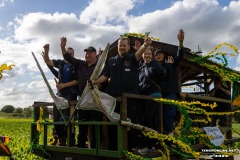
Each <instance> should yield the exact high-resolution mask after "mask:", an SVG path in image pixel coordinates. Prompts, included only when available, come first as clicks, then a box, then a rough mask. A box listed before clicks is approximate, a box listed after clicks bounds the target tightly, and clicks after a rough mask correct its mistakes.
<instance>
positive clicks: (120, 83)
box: [93, 37, 152, 150]
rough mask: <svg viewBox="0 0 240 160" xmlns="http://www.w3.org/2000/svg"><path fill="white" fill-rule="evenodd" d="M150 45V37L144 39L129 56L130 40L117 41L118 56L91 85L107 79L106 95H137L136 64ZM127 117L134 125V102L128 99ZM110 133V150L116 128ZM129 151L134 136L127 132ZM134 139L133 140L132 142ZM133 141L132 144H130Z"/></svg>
mask: <svg viewBox="0 0 240 160" xmlns="http://www.w3.org/2000/svg"><path fill="white" fill-rule="evenodd" d="M151 43H152V41H151V39H150V37H146V39H145V40H144V44H143V45H142V46H141V47H140V48H139V49H138V51H137V52H136V53H135V54H130V53H129V50H130V40H129V39H128V38H126V37H121V38H120V39H119V40H118V54H117V55H116V56H115V57H112V58H110V59H109V60H108V63H107V64H106V66H105V68H104V70H103V74H102V76H100V77H99V78H98V79H97V80H93V84H100V83H103V82H105V81H107V80H108V79H109V82H108V86H107V88H106V93H108V94H109V95H111V96H113V97H117V96H121V94H122V93H138V90H137V89H138V62H139V60H140V59H141V58H142V54H143V53H144V51H145V50H146V49H147V47H148V46H149V45H150V44H151ZM127 103H128V104H127V106H128V111H127V113H128V117H129V118H130V119H131V121H132V122H133V123H134V122H135V121H136V120H135V118H136V117H135V113H136V111H135V101H134V100H133V99H128V102H127ZM119 108H120V107H119V104H117V106H116V109H115V112H117V113H119V112H120V111H119V110H120V109H119ZM109 130H110V131H111V132H112V133H110V135H111V139H112V141H111V143H110V149H113V150H116V149H117V143H116V142H117V131H116V128H110V129H109ZM129 134H130V135H129V140H128V142H129V144H128V147H129V150H131V149H132V147H136V146H134V145H136V142H135V141H136V135H134V133H133V132H132V130H131V132H129ZM134 139H135V140H134ZM132 141H133V142H132Z"/></svg>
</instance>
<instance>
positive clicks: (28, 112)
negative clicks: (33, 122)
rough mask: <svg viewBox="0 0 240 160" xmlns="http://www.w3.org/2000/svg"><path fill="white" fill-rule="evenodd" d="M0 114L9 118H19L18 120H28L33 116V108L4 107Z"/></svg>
mask: <svg viewBox="0 0 240 160" xmlns="http://www.w3.org/2000/svg"><path fill="white" fill-rule="evenodd" d="M1 112H2V114H3V115H7V116H11V117H19V118H29V117H32V116H33V107H32V106H28V107H26V108H20V107H17V108H15V107H14V106H12V105H5V106H4V107H3V108H2V109H1Z"/></svg>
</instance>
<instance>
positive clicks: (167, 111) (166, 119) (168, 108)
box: [163, 93, 177, 134]
mask: <svg viewBox="0 0 240 160" xmlns="http://www.w3.org/2000/svg"><path fill="white" fill-rule="evenodd" d="M164 98H169V99H177V95H176V94H175V93H172V94H168V95H165V96H164ZM176 112H177V107H176V106H175V105H168V104H163V133H165V134H168V133H170V132H172V131H173V125H174V122H175V119H176Z"/></svg>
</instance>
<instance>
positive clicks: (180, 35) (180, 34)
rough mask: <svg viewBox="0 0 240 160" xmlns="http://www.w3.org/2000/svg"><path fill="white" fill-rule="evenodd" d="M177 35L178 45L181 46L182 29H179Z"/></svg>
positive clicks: (182, 38)
mask: <svg viewBox="0 0 240 160" xmlns="http://www.w3.org/2000/svg"><path fill="white" fill-rule="evenodd" d="M177 37H178V40H179V44H180V47H182V44H183V40H184V32H183V30H182V29H180V30H179V32H178V35H177Z"/></svg>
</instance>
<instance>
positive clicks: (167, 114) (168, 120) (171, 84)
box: [154, 29, 184, 134]
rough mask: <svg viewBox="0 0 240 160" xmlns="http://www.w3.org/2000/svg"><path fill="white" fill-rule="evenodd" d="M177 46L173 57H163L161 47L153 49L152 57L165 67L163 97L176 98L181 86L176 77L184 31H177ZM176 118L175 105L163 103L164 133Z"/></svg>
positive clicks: (170, 129)
mask: <svg viewBox="0 0 240 160" xmlns="http://www.w3.org/2000/svg"><path fill="white" fill-rule="evenodd" d="M177 37H178V40H179V48H178V52H177V55H176V56H175V57H174V58H173V57H172V56H168V57H167V59H166V60H165V59H164V52H163V51H162V50H161V49H157V50H155V51H154V58H155V60H156V61H159V62H160V63H161V64H162V66H163V67H164V68H165V70H166V73H167V80H166V81H164V82H163V84H162V88H161V89H162V95H163V97H164V98H169V99H177V97H178V96H179V94H180V92H181V87H180V84H179V78H178V66H179V64H180V62H181V60H182V58H183V54H184V48H183V40H184V32H183V30H182V29H181V30H179V33H178V36H177ZM175 119H176V106H175V105H165V104H164V105H163V132H164V133H165V134H169V133H172V131H173V126H174V122H175Z"/></svg>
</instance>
